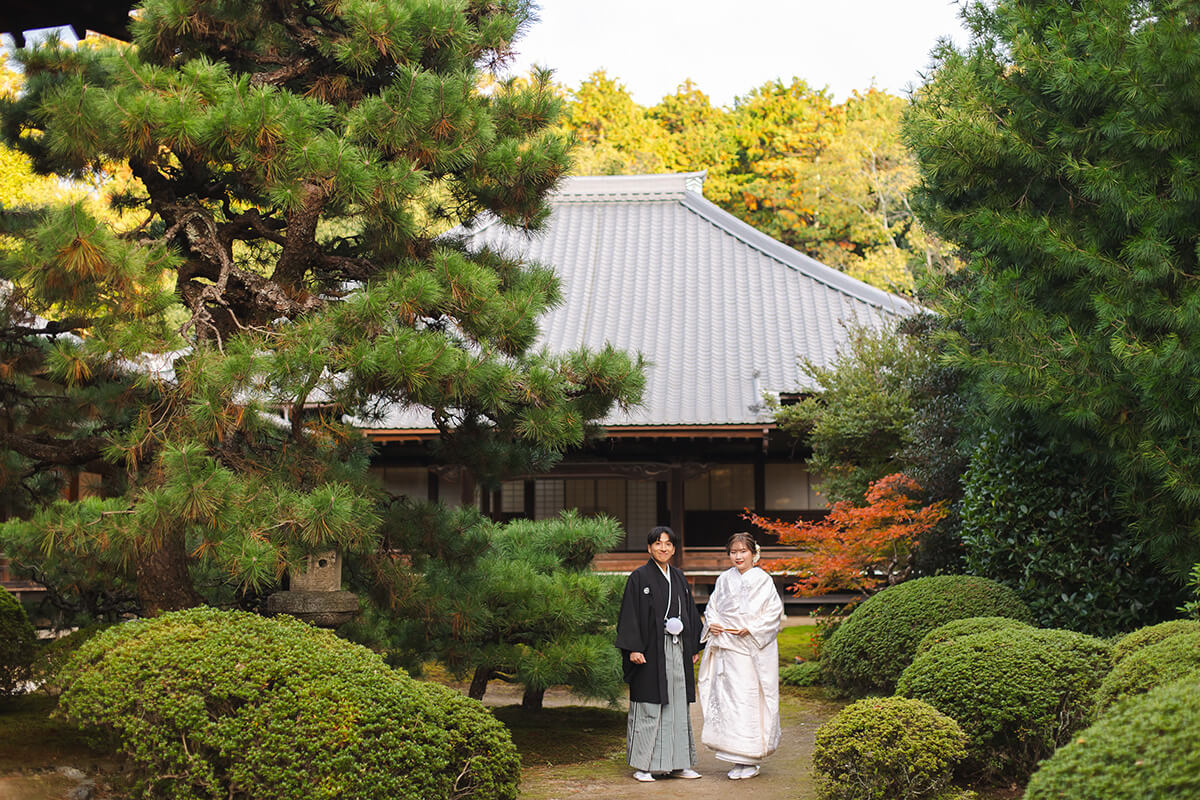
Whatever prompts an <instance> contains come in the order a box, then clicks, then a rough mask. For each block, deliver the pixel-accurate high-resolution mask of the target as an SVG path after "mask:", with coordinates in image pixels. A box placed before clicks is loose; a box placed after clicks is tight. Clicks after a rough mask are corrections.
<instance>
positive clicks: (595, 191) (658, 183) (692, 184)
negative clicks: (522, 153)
mask: <svg viewBox="0 0 1200 800" xmlns="http://www.w3.org/2000/svg"><path fill="white" fill-rule="evenodd" d="M707 175H708V171H707V170H701V171H699V172H663V173H653V174H647V175H574V176H571V177H569V178H566V179H565V180H563V182H562V183H561V184H560V185H559V186H558V188H557V189H555V190H554V192H553V193H552V194H551V195H550V198H549V199H550V201H551V202H554V203H564V202H565V203H571V202H576V203H578V202H594V201H596V200H597V199H600V198H607V199H612V200H623V201H628V200H680V199H683V196H684V195H685V194H687V193H688V192H689V191H690V192H696V193H699V192H701V190H702V188H703V186H704V178H705V176H707Z"/></svg>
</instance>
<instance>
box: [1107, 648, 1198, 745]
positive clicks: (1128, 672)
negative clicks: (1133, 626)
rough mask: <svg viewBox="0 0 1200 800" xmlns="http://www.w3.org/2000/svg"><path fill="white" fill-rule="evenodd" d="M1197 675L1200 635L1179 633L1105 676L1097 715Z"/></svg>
mask: <svg viewBox="0 0 1200 800" xmlns="http://www.w3.org/2000/svg"><path fill="white" fill-rule="evenodd" d="M1193 672H1200V632H1197V633H1181V634H1177V635H1175V636H1170V637H1168V638H1166V639H1163V640H1161V641H1159V642H1156V643H1155V644H1151V645H1147V646H1146V647H1142V648H1139V649H1137V650H1134V651H1133V652H1131V653H1130V654H1129V655H1127V656H1126V657H1125V658H1123V659H1121V661H1119V662H1118V663H1117V665H1116V666H1115V667H1113V668H1112V671H1111V672H1109V673H1108V675H1106V676H1105V677H1104V681H1103V682H1102V683H1101V684H1100V690H1099V691H1098V692H1097V693H1096V712H1097V713H1098V714H1100V713H1104V711H1105V710H1107V709H1108V708H1109V707H1110V706H1112V705H1113V704H1114V703H1117V702H1120V701H1121V700H1123V699H1124V698H1126V697H1131V696H1132V695H1136V694H1144V693H1145V692H1148V691H1150V690H1151V689H1153V688H1154V687H1156V686H1162V685H1163V684H1164V683H1171V682H1172V681H1176V680H1179V679H1180V678H1184V677H1187V676H1188V675H1190V674H1192V673H1193ZM1197 733H1200V731H1198V732H1197Z"/></svg>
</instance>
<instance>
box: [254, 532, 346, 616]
mask: <svg viewBox="0 0 1200 800" xmlns="http://www.w3.org/2000/svg"><path fill="white" fill-rule="evenodd" d="M290 586H291V588H290V589H289V590H288V591H286V592H275V593H274V594H272V595H270V596H269V597H267V613H268V614H290V615H291V616H293V617H296V618H297V619H301V620H304V621H305V622H307V623H309V624H310V625H317V626H319V627H322V628H336V627H337V626H338V625H341V624H342V623H343V622H349V621H350V620H351V619H353V618H354V616H355V615H356V614H358V596H357V595H355V594H354V593H353V592H347V591H345V590H343V589H342V560H341V558H340V557H339V556H338V554H337V553H336V552H335V551H333V550H330V551H328V552H325V553H316V554H313V555H310V556H309V557H308V560H307V563H306V564H305V566H304V569H303V570H300V571H298V572H293V573H292V575H291V582H290Z"/></svg>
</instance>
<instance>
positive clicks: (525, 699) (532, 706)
mask: <svg viewBox="0 0 1200 800" xmlns="http://www.w3.org/2000/svg"><path fill="white" fill-rule="evenodd" d="M545 698H546V690H545V689H534V688H533V687H532V686H526V687H525V694H524V695H523V696H522V697H521V708H522V709H524V710H525V711H541V710H542V701H543V700H545Z"/></svg>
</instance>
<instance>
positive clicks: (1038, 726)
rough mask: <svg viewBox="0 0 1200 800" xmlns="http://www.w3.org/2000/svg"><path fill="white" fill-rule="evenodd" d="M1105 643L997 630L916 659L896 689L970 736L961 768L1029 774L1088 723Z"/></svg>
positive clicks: (1059, 633)
mask: <svg viewBox="0 0 1200 800" xmlns="http://www.w3.org/2000/svg"><path fill="white" fill-rule="evenodd" d="M1110 650H1111V648H1110V646H1109V645H1108V644H1107V643H1106V642H1104V641H1102V640H1100V639H1096V638H1094V637H1091V636H1087V635H1086V634H1082V633H1075V632H1073V631H1064V630H1045V629H1039V628H1002V629H1000V630H993V631H990V632H987V633H976V634H972V635H970V636H960V637H957V638H954V639H951V640H949V641H946V642H942V643H941V644H936V645H934V646H933V647H932V648H930V649H929V650H928V651H927V652H925V653H922V654H921V655H919V656H917V657H916V659H915V660H914V661H913V663H912V664H911V665H909V667H908V669H906V670H904V674H903V675H901V676H900V681H899V683H898V684H897V686H896V692H897V693H898V694H900V695H902V696H905V697H915V698H917V699H919V700H924V701H925V702H927V703H929V704H930V705H932V706H933V707H934V708H936V709H938V710H939V711H941V712H942V713H943V714H947V715H949V716H951V717H953V718H954V719H955V721H957V722H958V724H959V725H961V726H962V729H963V730H964V731H966V734H967V736H968V737H970V743H969V745H968V748H967V749H968V759H967V762H966V764H965V765H964V771H965V772H967V773H970V774H972V775H973V776H976V777H980V778H983V779H991V778H1001V777H1003V778H1015V779H1020V778H1023V777H1026V776H1028V774H1029V773H1030V772H1031V771H1032V770H1033V768H1034V766H1035V765H1036V764H1037V762H1038V761H1040V760H1041V759H1043V758H1045V757H1046V756H1048V755H1050V754H1051V753H1052V752H1054V748H1056V747H1058V746H1059V745H1061V744H1063V743H1064V742H1066V741H1067V740H1068V739H1069V738H1070V736H1071V734H1072V733H1073V732H1074V731H1076V730H1078V729H1079V728H1080V727H1081V726H1082V725H1083V724H1084V722H1085V721H1086V719H1087V718H1088V715H1089V713H1090V712H1091V708H1092V703H1093V701H1094V698H1095V694H1096V688H1097V687H1098V686H1099V684H1100V680H1101V678H1103V676H1104V673H1105V672H1106V671H1107V669H1108V666H1109V663H1110V662H1109V659H1110V658H1111V653H1110Z"/></svg>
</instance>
